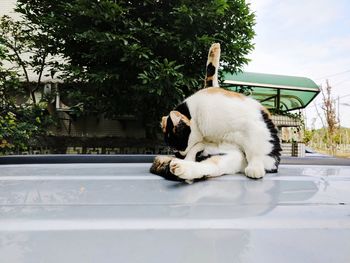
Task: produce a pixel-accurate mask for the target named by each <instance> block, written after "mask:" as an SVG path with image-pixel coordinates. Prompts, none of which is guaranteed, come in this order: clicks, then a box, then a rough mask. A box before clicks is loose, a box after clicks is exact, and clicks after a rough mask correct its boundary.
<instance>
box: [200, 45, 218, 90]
mask: <svg viewBox="0 0 350 263" xmlns="http://www.w3.org/2000/svg"><path fill="white" fill-rule="evenodd" d="M220 53H221V49H220V44H219V43H214V44H212V45H211V47H210V49H209V53H208V60H207V70H206V74H205V81H204V88H209V87H219V81H218V70H219V63H220Z"/></svg>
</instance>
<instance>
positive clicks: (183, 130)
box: [161, 111, 191, 151]
mask: <svg viewBox="0 0 350 263" xmlns="http://www.w3.org/2000/svg"><path fill="white" fill-rule="evenodd" d="M161 127H162V130H163V133H164V140H165V143H166V144H167V145H169V146H170V147H172V148H174V149H175V150H178V151H185V150H186V148H187V145H188V138H189V136H190V133H191V128H190V120H189V119H188V118H187V117H186V116H185V115H183V114H181V113H180V112H178V111H171V112H170V114H169V115H168V116H164V117H163V118H162V123H161Z"/></svg>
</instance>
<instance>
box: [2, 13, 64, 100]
mask: <svg viewBox="0 0 350 263" xmlns="http://www.w3.org/2000/svg"><path fill="white" fill-rule="evenodd" d="M51 42H52V41H51ZM48 43H49V39H48V34H46V33H45V32H43V31H42V30H39V29H38V27H37V26H35V25H34V24H31V23H30V22H28V21H26V20H20V21H14V20H13V19H11V18H10V17H8V16H2V17H1V18H0V48H1V49H2V53H3V56H2V60H3V61H7V62H8V64H9V67H10V68H8V69H9V70H11V71H12V72H16V73H17V75H18V77H19V78H20V80H21V84H20V85H16V87H15V89H14V90H12V91H11V90H8V91H7V95H12V96H13V95H15V94H16V93H17V94H18V93H28V94H30V97H31V99H32V103H33V104H36V103H37V102H38V101H37V99H36V97H35V92H36V91H37V90H38V89H39V88H40V86H41V85H42V77H43V74H44V71H45V69H46V70H49V71H51V74H53V73H55V71H56V69H55V67H56V64H57V62H55V59H54V58H52V57H50V56H49V48H48V46H47V45H48ZM34 73H35V74H34ZM30 75H32V76H36V79H34V78H31V76H30Z"/></svg>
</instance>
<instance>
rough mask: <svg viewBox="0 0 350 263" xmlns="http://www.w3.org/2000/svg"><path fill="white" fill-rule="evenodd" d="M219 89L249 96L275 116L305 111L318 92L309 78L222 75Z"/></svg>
mask: <svg viewBox="0 0 350 263" xmlns="http://www.w3.org/2000/svg"><path fill="white" fill-rule="evenodd" d="M222 86H223V87H225V88H227V89H230V90H233V91H236V92H242V93H245V94H247V95H251V96H252V97H253V98H255V99H257V100H259V101H260V102H261V103H262V104H263V105H264V106H265V107H266V108H268V109H269V110H271V111H272V112H276V113H277V112H281V111H282V112H283V111H290V110H296V109H302V108H305V107H306V106H307V105H308V104H309V103H310V102H311V101H312V100H313V99H314V98H315V97H316V95H317V94H318V93H319V92H320V90H319V87H318V86H317V85H316V83H315V82H313V81H312V80H311V79H309V78H304V77H294V76H284V75H272V74H262V73H252V72H241V73H237V74H231V73H224V81H223V85H222Z"/></svg>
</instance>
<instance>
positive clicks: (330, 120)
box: [321, 80, 338, 154]
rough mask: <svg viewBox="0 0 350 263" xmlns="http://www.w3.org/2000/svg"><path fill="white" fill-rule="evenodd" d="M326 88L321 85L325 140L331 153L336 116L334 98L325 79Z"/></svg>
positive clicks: (334, 148)
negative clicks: (325, 129)
mask: <svg viewBox="0 0 350 263" xmlns="http://www.w3.org/2000/svg"><path fill="white" fill-rule="evenodd" d="M326 84H327V86H326V88H322V87H321V93H322V97H323V104H322V110H323V113H324V116H325V119H326V123H327V133H326V140H327V144H328V145H329V146H330V149H331V153H332V154H335V151H336V145H335V140H336V135H337V130H338V121H337V120H338V118H337V115H336V111H335V100H334V99H333V98H332V87H331V86H330V85H329V83H328V80H327V81H326Z"/></svg>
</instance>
